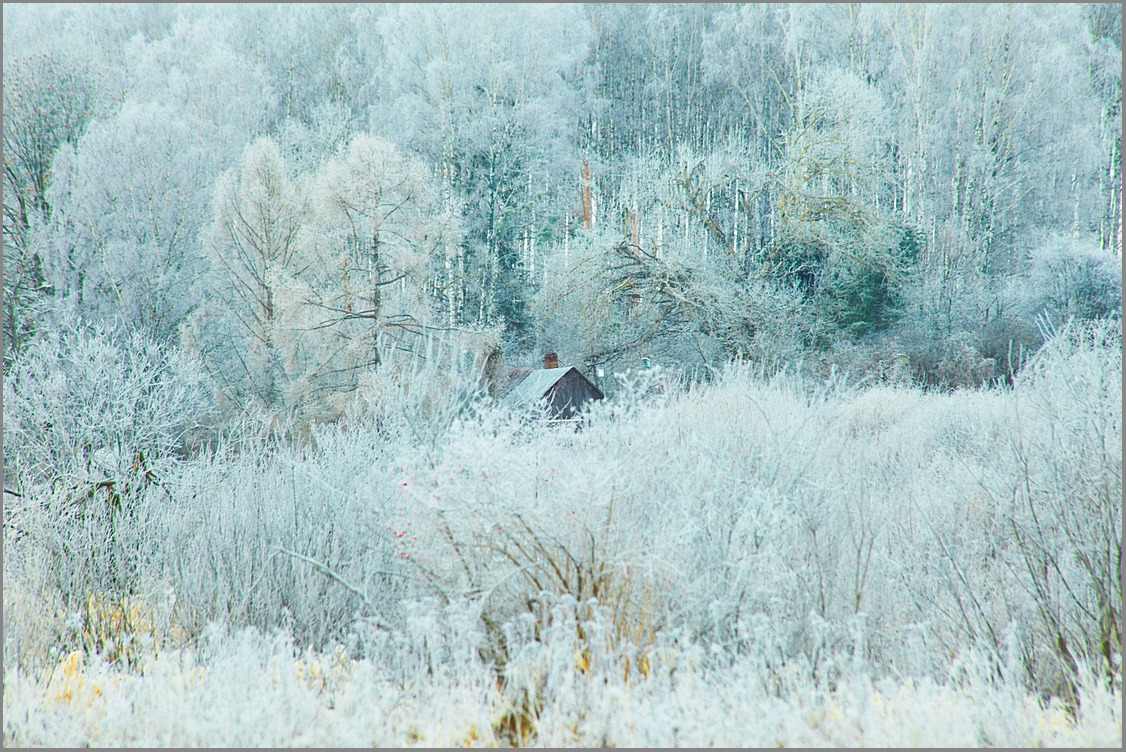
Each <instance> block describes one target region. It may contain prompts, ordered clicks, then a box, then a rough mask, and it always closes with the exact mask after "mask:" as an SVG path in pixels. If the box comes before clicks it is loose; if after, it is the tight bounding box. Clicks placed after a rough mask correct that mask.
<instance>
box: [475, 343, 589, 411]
mask: <svg viewBox="0 0 1126 752" xmlns="http://www.w3.org/2000/svg"><path fill="white" fill-rule="evenodd" d="M544 366H545V367H544V368H535V369H533V368H516V369H514V370H512V371H510V372H509V374H508V382H507V383H505V384H504V386H502V387H501V389H500V391H499V392H498V393H497V401H498V404H499V405H501V406H502V407H508V408H520V407H525V406H526V407H532V406H536V405H539V404H545V405H546V406H547V411H548V414H549V415H550V416H551V417H552V418H553V419H555V420H574V419H575V418H576V417H577V416H578V414H579V413H580V412H581V411H582V408H583V406H584V405H586V404H587V403H588V402H592V401H594V400H600V399H603V397H604V396H605V395H603V394H602V390H601V389H599V388H598V387H596V386H595V385H594V384H593V383H591V381H590V379H588V378H587V377H586V376H583V375H582V373H580V372H579V369H577V368H575V367H574V366H571V367H569V368H560V367H559V360H558V359H557V358H556V356H555V355H554V354H553V353H552V354H548V355H545V356H544Z"/></svg>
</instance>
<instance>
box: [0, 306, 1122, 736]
mask: <svg viewBox="0 0 1126 752" xmlns="http://www.w3.org/2000/svg"><path fill="white" fill-rule="evenodd" d="M403 404H404V405H405V404H406V403H405V402H404V403H403ZM400 407H402V406H400ZM439 417H441V416H439ZM421 420H422V418H421V417H420V414H419V412H418V411H417V410H413V409H397V408H396V405H395V404H394V403H393V402H391V403H388V404H384V405H382V406H381V407H380V409H379V415H378V419H376V417H371V416H369V418H366V419H361V418H356V419H355V420H352V421H351V422H349V423H347V424H342V425H337V426H332V427H328V428H323V429H321V430H319V431H317V432H316V433H315V436H314V440H313V442H312V443H311V444H307V445H302V446H296V445H290V444H284V443H278V442H276V441H274V440H270V439H267V438H264V437H255V436H254V435H250V434H248V435H245V436H243V438H242V439H240V440H239V441H237V442H231V443H229V444H226V445H224V446H220V447H218V448H216V450H215V451H214V452H212V453H210V454H208V455H205V456H201V457H198V458H196V459H193V460H190V461H185V462H180V463H174V464H171V465H168V466H167V467H168V469H167V470H166V471H165V473H164V474H163V475H162V476H161V477H160V485H159V486H158V487H157V486H155V485H154V484H149V485H145V486H140V487H139V490H137V491H136V492H135V493H133V495H131V496H128V497H124V496H123V497H122V499H121V504H122V508H123V509H124V510H126V511H127V512H128V514H122V513H113V514H108V515H103V516H99V515H98V509H97V508H96V507H95V506H93V504H91V505H90V506H88V507H86V509H85V514H84V515H82V516H78V517H73V516H72V517H66V518H59V517H53V516H52V514H51V513H52V510H53V509H54V508H55V507H53V506H52V505H53V504H55V503H57V499H56V497H55V496H52V493H53V491H52V490H51V489H50V488H44V489H43V490H42V493H41V495H40V496H37V497H34V498H29V499H23V500H22V501H23V502H24V503H22V504H21V505H19V506H16V507H13V505H12V504H9V505H8V507H9V513H10V514H12V516H13V519H15V520H17V521H18V528H11V529H14V530H17V532H18V534H9V533H8V532H6V540H5V547H4V552H5V561H4V565H5V568H4V585H5V587H4V620H5V623H4V640H5V652H4V656H5V669H4V670H5V691H4V711H5V712H4V719H5V720H4V724H5V727H4V740H5V743H6V744H10V745H36V746H39V745H48V746H77V745H81V744H93V745H174V746H184V745H268V746H290V745H303V746H304V745H309V746H347V745H369V744H379V745H384V744H386V745H430V746H448V745H458V744H474V745H489V744H521V745H527V744H542V745H548V746H552V745H555V746H559V745H578V746H587V745H603V744H606V745H619V746H624V745H630V746H650V745H658V746H671V745H692V746H703V745H712V744H716V745H751V746H770V745H777V744H784V745H787V746H793V745H796V746H843V745H873V746H877V745H879V746H883V745H897V746H916V745H921V746H939V745H951V746H977V745H1000V746H1021V747H1023V746H1036V745H1048V746H1064V745H1092V746H1119V744H1120V742H1121V713H1120V704H1121V588H1120V585H1119V582H1120V579H1119V578H1120V573H1119V569H1118V567H1119V566H1120V564H1119V559H1118V552H1119V551H1120V548H1121V335H1120V331H1119V330H1118V329H1117V328H1115V327H1109V326H1106V325H1103V326H1101V327H1100V326H1087V327H1071V328H1069V329H1067V330H1065V331H1064V332H1061V333H1060V334H1059V335H1057V336H1056V337H1055V338H1053V339H1051V340H1050V341H1049V342H1048V344H1047V345H1046V346H1045V348H1044V349H1043V351H1042V352H1041V353H1040V354H1039V355H1038V356H1037V359H1036V360H1034V361H1033V362H1032V363H1031V364H1030V365H1029V366H1028V367H1027V368H1026V369H1025V371H1024V372H1023V373H1022V375H1021V377H1020V378H1019V379H1018V382H1017V384H1016V386H1015V387H1014V388H1013V389H1012V390H1001V389H998V390H980V391H960V392H955V393H952V394H940V393H934V392H922V391H918V390H912V389H905V388H889V387H873V388H861V387H855V386H849V385H847V384H844V383H840V382H830V383H827V384H825V383H821V384H811V383H808V382H804V381H802V380H801V379H799V378H796V377H787V376H778V377H775V378H772V379H763V378H760V377H757V376H755V374H753V373H752V372H751V371H750V370H748V369H746V368H742V367H734V366H733V367H731V368H729V369H728V371H727V372H726V373H724V374H723V375H722V376H721V377H719V378H718V379H717V380H716V381H715V382H714V383H711V384H709V385H705V386H698V387H693V388H684V387H681V386H679V385H677V384H676V383H675V381H673V380H671V379H668V378H665V377H662V376H661V375H660V374H659V373H654V372H649V373H646V374H641V375H635V376H633V377H630V378H629V379H627V380H626V383H624V384H623V385H622V388H621V390H620V392H619V396H618V397H616V398H615V400H613V401H612V402H607V403H604V404H602V405H600V406H599V407H598V408H596V409H594V410H593V411H592V412H591V414H590V416H589V420H588V422H587V423H586V425H585V426H584V427H583V428H582V430H580V431H574V430H572V429H569V428H561V427H558V426H552V425H549V424H547V423H541V422H537V421H531V422H529V421H526V420H521V419H519V418H518V417H517V416H513V415H508V414H504V413H502V412H499V411H497V410H495V409H493V408H491V407H489V406H488V405H479V406H477V407H476V408H475V409H471V410H468V411H464V412H463V413H462V414H461V415H460V416H458V417H456V418H454V417H452V415H451V416H445V417H441V420H438V421H432V422H430V423H428V424H425V425H423V424H422V423H420V421H421ZM436 425H440V426H442V427H441V429H440V430H438V429H435V428H434V426H436ZM94 501H95V502H96V501H97V499H94ZM69 503H72V502H69ZM60 520H61V521H60ZM75 520H79V521H81V525H78V524H77V523H76V522H75ZM64 522H65V523H66V524H63V523H64ZM99 525H101V526H102V527H98V526H99ZM98 531H102V532H103V533H105V535H104V536H102V537H99V535H98V534H97V533H98ZM111 544H112V545H113V546H114V547H115V548H114V549H113V551H114V552H115V555H116V557H117V558H116V559H115V561H120V562H122V563H123V564H122V565H121V566H120V567H117V568H109V569H107V568H104V567H103V568H99V567H98V566H94V565H90V564H88V565H87V569H86V570H84V571H86V572H87V575H86V581H85V584H84V585H83V586H82V587H77V586H76V580H75V579H74V578H73V577H72V576H70V575H67V574H66V573H67V572H68V571H70V570H68V569H67V567H68V565H69V562H70V561H71V560H72V559H75V560H77V561H80V562H95V563H97V562H98V561H99V558H98V557H99V551H100V550H101V549H99V548H98V546H108V545H111ZM126 565H127V566H126ZM99 578H100V579H99ZM122 580H125V581H126V582H128V585H129V587H128V589H126V590H121V589H115V587H117V586H118V585H119V584H120V583H121V582H122Z"/></svg>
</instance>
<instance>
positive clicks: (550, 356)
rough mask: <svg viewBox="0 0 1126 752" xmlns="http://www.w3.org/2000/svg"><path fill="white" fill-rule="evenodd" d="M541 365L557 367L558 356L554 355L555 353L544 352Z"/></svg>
mask: <svg viewBox="0 0 1126 752" xmlns="http://www.w3.org/2000/svg"><path fill="white" fill-rule="evenodd" d="M543 367H544V368H558V367H559V356H558V355H556V354H555V353H547V354H545V355H544V356H543Z"/></svg>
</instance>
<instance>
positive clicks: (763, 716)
mask: <svg viewBox="0 0 1126 752" xmlns="http://www.w3.org/2000/svg"><path fill="white" fill-rule="evenodd" d="M668 668H669V669H670V670H666V671H662V672H660V673H655V674H654V675H651V676H650V677H648V678H647V679H643V680H640V681H634V682H629V683H627V682H623V681H608V680H607V679H606V677H602V676H590V675H582V674H576V676H575V677H574V679H575V682H574V685H573V686H572V687H571V690H570V691H569V692H568V693H566V694H563V695H559V696H556V697H554V698H552V699H551V700H550V701H549V702H547V703H546V704H545V706H544V707H543V708H542V710H541V711H540V714H539V717H538V719H537V720H536V729H537V735H536V737H535V738H534V739H531V740H526V741H528V742H530V743H535V744H537V745H543V746H607V745H608V746H634V747H638V746H640V747H645V746H662V747H667V746H695V747H705V746H752V747H776V746H786V747H794V746H797V747H824V746H881V747H882V746H899V747H905V746H906V747H910V746H924V747H942V746H953V747H969V746H983V745H985V746H1003V747H1039V746H1044V747H1064V746H1090V747H1116V746H1119V742H1120V740H1121V733H1122V731H1121V729H1122V724H1121V696H1120V693H1118V692H1115V693H1110V692H1108V691H1107V690H1106V689H1105V688H1102V687H1094V686H1092V687H1089V688H1088V691H1086V692H1084V694H1083V712H1082V713H1081V715H1080V718H1079V720H1078V721H1077V722H1076V721H1075V720H1073V719H1072V718H1071V717H1070V716H1069V715H1068V713H1067V711H1066V710H1065V709H1064V708H1062V707H1061V705H1060V703H1059V702H1053V703H1050V704H1048V705H1047V706H1045V705H1044V704H1042V703H1040V702H1039V701H1037V699H1036V698H1034V697H1032V696H1030V695H1029V694H1027V693H1026V692H1023V691H1020V690H1015V689H1011V688H1006V687H989V686H986V685H985V684H969V685H964V686H948V685H941V684H938V683H935V682H933V681H931V680H929V679H924V680H921V681H919V682H913V681H911V680H906V681H897V680H893V679H888V678H884V679H879V680H875V681H872V680H869V679H866V678H857V679H856V680H855V682H849V683H847V684H843V685H842V686H840V687H838V689H837V690H835V691H832V692H826V691H824V690H820V689H817V688H815V687H813V686H812V685H805V686H802V687H800V688H795V689H794V690H793V691H791V692H789V693H788V694H787V695H786V696H785V697H777V696H773V695H769V694H766V693H764V692H763V691H762V689H761V688H760V687H759V686H758V683H757V682H756V681H755V680H754V678H753V677H754V668H753V667H752V666H749V665H746V664H745V663H736V664H735V665H733V666H731V667H729V668H726V669H723V670H719V671H704V670H701V669H699V668H698V667H693V666H692V665H691V661H690V660H688V659H687V658H686V659H684V660H681V661H678V662H677V663H676V665H675V669H676V670H675V671H673V670H671V668H672V667H668ZM4 703H5V712H4V717H5V732H4V741H5V744H6V745H7V746H53V747H80V746H85V745H91V746H146V747H154V746H175V747H185V746H275V747H289V746H293V747H303V746H320V747H348V746H428V747H451V746H495V745H504V744H508V743H511V741H512V739H511V738H510V737H506V736H505V735H504V734H503V733H499V732H498V730H497V729H498V728H499V727H501V721H502V719H503V717H504V715H505V712H506V710H507V701H506V699H505V697H504V696H503V694H502V693H501V692H500V691H498V690H497V688H496V687H495V686H494V685H493V683H492V681H491V677H490V676H489V675H488V672H487V671H485V670H478V671H476V672H474V673H472V674H468V675H463V676H461V677H458V678H457V679H448V680H442V679H437V678H436V679H432V680H428V681H425V682H423V683H421V684H419V685H417V686H412V685H403V684H401V683H399V682H398V681H396V680H395V679H394V678H393V677H392V676H390V675H389V673H388V672H387V671H386V670H384V669H383V668H381V667H380V666H379V665H376V664H374V663H372V662H371V661H370V660H368V659H361V660H353V659H350V658H348V657H347V656H345V655H343V654H342V653H337V654H335V655H316V654H312V653H309V652H306V651H301V650H295V649H294V647H293V645H292V644H291V643H289V642H288V641H287V640H284V639H279V638H267V637H263V636H261V635H259V634H257V633H255V632H253V631H248V632H243V633H239V634H235V635H231V636H225V637H223V638H222V639H221V640H220V645H219V646H218V651H217V653H216V654H214V655H212V656H211V658H210V660H209V661H208V662H207V665H206V666H204V665H201V664H200V663H199V662H198V661H197V660H196V659H195V658H193V655H192V653H190V652H188V651H183V650H173V651H168V652H166V653H162V654H161V655H160V656H158V657H156V658H155V659H154V660H153V661H152V663H151V664H150V666H149V667H148V668H147V669H146V671H145V672H144V674H143V675H141V676H137V675H133V674H129V673H126V672H122V671H120V670H118V669H115V668H113V667H111V666H109V665H107V664H106V663H104V662H102V661H99V660H98V659H96V658H93V659H89V660H86V659H83V658H80V657H79V656H78V655H77V654H76V655H73V656H69V657H67V658H66V659H65V660H64V661H63V662H62V663H61V664H60V665H59V666H57V667H56V669H55V671H54V672H53V673H51V674H48V675H46V676H45V677H43V678H40V679H35V678H33V677H31V676H29V675H27V674H25V673H23V672H22V671H20V670H19V669H9V670H8V671H6V676H5V695H4Z"/></svg>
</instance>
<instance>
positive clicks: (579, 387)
mask: <svg viewBox="0 0 1126 752" xmlns="http://www.w3.org/2000/svg"><path fill="white" fill-rule="evenodd" d="M547 396H548V405H550V407H551V412H552V414H553V415H556V416H558V417H559V418H563V419H569V418H573V417H575V414H576V413H578V412H579V411H580V410H581V409H582V406H583V405H584V404H586V403H587V402H589V401H591V400H596V399H602V395H601V394H600V393H599V392H598V391H597V390H596V389H595V388H594V387H593V386H591V384H590V382H589V381H587V380H586V379H584V378H583V377H582V376H581V375H580V374H579V373H578V372H576V371H571V372H570V373H568V374H567V375H566V376H564V377H563V378H561V379H560V380H559V381H558V382H557V383H556V384H555V386H554V387H552V388H551V391H550V392H548V395H547Z"/></svg>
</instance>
